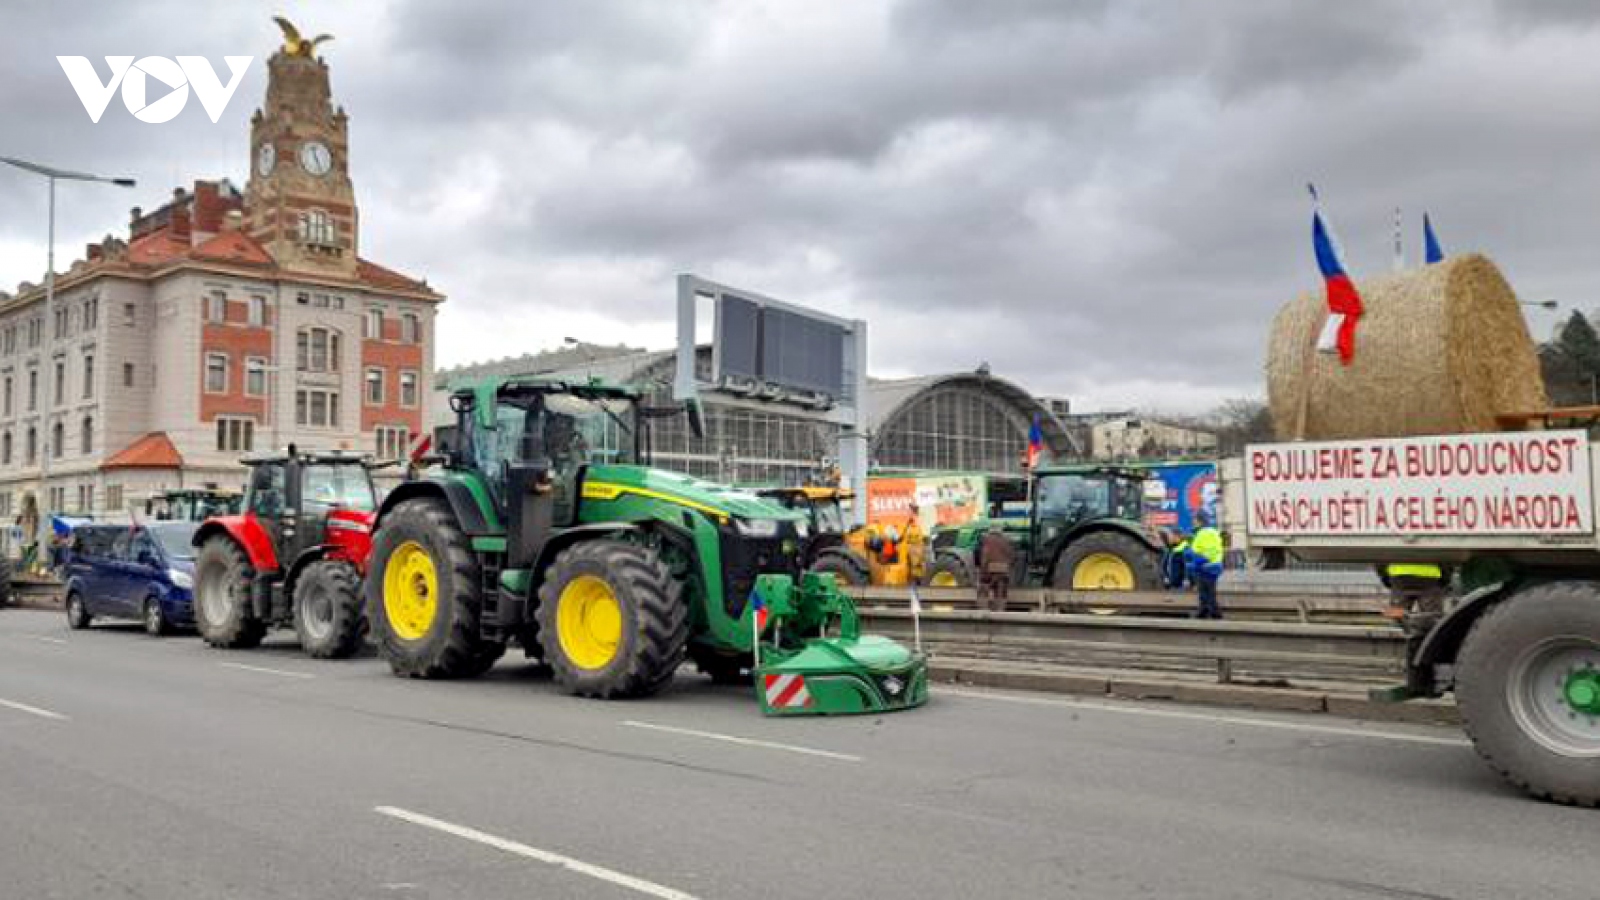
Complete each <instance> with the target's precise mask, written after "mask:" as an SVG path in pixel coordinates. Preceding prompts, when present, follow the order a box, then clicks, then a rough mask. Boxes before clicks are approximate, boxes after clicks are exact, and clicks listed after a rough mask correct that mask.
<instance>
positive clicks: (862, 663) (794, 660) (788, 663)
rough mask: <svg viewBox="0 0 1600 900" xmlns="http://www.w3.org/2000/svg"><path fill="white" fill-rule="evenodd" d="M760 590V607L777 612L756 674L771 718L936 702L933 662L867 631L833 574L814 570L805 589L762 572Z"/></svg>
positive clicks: (872, 710) (871, 710)
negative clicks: (931, 671)
mask: <svg viewBox="0 0 1600 900" xmlns="http://www.w3.org/2000/svg"><path fill="white" fill-rule="evenodd" d="M755 591H756V595H757V597H758V598H759V599H758V603H757V604H755V606H756V607H757V608H764V609H766V610H767V611H768V613H769V618H768V619H767V622H766V627H765V628H764V629H762V631H761V636H760V645H759V648H758V649H759V651H760V652H759V655H758V665H757V666H756V669H755V682H756V698H757V699H758V700H760V702H761V712H762V713H763V714H765V715H769V716H833V715H851V714H856V713H883V712H893V711H894V710H900V709H910V708H912V707H915V706H921V705H922V704H924V703H926V702H928V659H927V657H926V656H924V655H923V654H921V653H919V652H916V651H913V650H910V649H907V648H906V646H905V645H903V644H901V643H899V642H898V641H894V640H890V639H889V638H886V637H883V636H882V635H873V634H869V635H863V634H861V623H860V620H859V618H858V617H857V616H856V607H855V604H854V603H852V602H851V600H850V598H849V597H846V596H845V595H844V594H843V593H841V592H840V590H839V586H838V582H837V581H836V580H835V579H834V577H833V576H832V575H828V574H822V573H807V574H805V575H803V576H801V580H800V583H799V584H798V585H796V584H795V582H794V580H793V579H791V578H790V577H789V576H787V575H762V576H759V577H758V578H757V579H756V584H755ZM751 614H754V610H752V611H751ZM830 625H831V626H833V631H832V633H831V634H830V632H829V628H830Z"/></svg>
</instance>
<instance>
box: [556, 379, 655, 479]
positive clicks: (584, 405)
mask: <svg viewBox="0 0 1600 900" xmlns="http://www.w3.org/2000/svg"><path fill="white" fill-rule="evenodd" d="M545 420H546V422H545V429H544V431H545V446H546V447H547V448H548V449H549V451H550V458H551V459H552V460H553V461H555V463H556V466H557V468H558V469H559V468H561V466H562V465H563V464H566V465H568V466H571V467H576V466H581V465H605V464H608V463H632V462H634V461H635V460H634V453H633V449H634V442H633V431H634V428H636V427H637V425H636V423H635V422H634V421H633V404H632V403H631V402H629V401H627V400H621V399H605V398H587V397H577V396H573V395H572V394H553V395H551V396H550V397H548V398H546V399H545Z"/></svg>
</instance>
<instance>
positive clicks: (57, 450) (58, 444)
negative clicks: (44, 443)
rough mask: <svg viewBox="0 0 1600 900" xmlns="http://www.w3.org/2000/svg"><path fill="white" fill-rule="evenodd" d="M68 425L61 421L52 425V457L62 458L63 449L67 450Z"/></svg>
mask: <svg viewBox="0 0 1600 900" xmlns="http://www.w3.org/2000/svg"><path fill="white" fill-rule="evenodd" d="M66 443H67V427H66V426H65V425H62V424H61V423H60V422H57V423H55V424H54V425H51V426H50V458H51V459H60V458H61V453H62V451H64V450H66Z"/></svg>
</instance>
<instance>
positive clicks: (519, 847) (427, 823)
mask: <svg viewBox="0 0 1600 900" xmlns="http://www.w3.org/2000/svg"><path fill="white" fill-rule="evenodd" d="M372 811H373V812H375V813H378V814H379V815H383V816H388V817H390V818H392V819H399V820H401V821H402V822H410V823H411V824H413V825H421V826H422V827H424V828H432V829H433V830H435V831H442V832H444V833H445V834H449V835H454V836H455V837H458V838H463V839H465V840H469V841H474V842H476V843H479V844H483V845H484V846H486V847H493V848H495V849H496V850H504V851H505V852H507V853H512V854H515V855H517V856H521V857H524V858H527V859H531V860H536V861H538V862H542V863H546V864H548V865H552V866H560V867H561V868H563V869H567V870H568V871H571V872H576V873H578V874H579V875H587V876H589V877H590V878H597V879H599V880H600V881H605V882H608V883H610V884H614V885H617V886H618V887H625V888H628V889H629V890H634V891H638V892H639V893H641V894H648V895H649V896H651V897H659V898H661V900H698V898H696V897H695V895H693V894H686V893H684V892H683V891H680V890H675V889H673V888H669V887H666V886H665V885H660V884H656V883H655V882H653V881H646V880H644V879H643V878H635V877H634V876H632V875H627V874H624V873H622V872H618V871H615V870H613V869H607V868H605V867H604V866H597V865H595V864H593V863H586V862H584V861H583V860H581V859H573V858H572V857H570V856H564V855H562V854H560V853H552V852H551V851H549V850H540V849H539V848H537V847H530V846H528V845H527V844H522V843H518V842H517V841H513V840H508V839H506V838H503V837H497V836H495V835H492V834H488V833H487V832H482V831H479V830H477V829H476V828H468V827H466V826H465V825H456V824H454V823H451V822H445V821H443V820H441V819H435V818H434V817H432V816H425V815H423V814H422V813H416V812H412V811H410V810H407V809H401V808H399V807H397V806H375V807H373V808H372Z"/></svg>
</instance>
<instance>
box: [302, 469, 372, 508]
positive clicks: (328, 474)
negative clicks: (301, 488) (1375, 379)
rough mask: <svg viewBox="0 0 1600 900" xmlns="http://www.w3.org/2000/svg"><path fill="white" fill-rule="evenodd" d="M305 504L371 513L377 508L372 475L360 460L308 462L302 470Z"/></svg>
mask: <svg viewBox="0 0 1600 900" xmlns="http://www.w3.org/2000/svg"><path fill="white" fill-rule="evenodd" d="M303 499H304V502H305V505H306V506H307V507H309V508H311V509H316V510H327V509H332V508H334V507H338V508H340V509H353V510H357V511H359V512H371V511H372V510H373V509H376V508H377V505H378V504H377V503H376V501H375V498H374V497H373V491H372V478H371V477H369V476H368V474H367V467H366V466H363V465H361V464H360V463H338V464H335V463H310V464H308V465H307V466H306V469H305V494H304V498H303Z"/></svg>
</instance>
